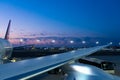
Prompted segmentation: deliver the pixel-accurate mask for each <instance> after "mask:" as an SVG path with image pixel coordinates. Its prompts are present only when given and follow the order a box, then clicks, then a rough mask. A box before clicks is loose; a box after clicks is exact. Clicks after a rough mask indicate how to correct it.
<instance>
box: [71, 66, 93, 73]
mask: <svg viewBox="0 0 120 80" xmlns="http://www.w3.org/2000/svg"><path fill="white" fill-rule="evenodd" d="M72 68H73V69H74V70H76V71H78V72H80V73H82V74H86V75H94V73H93V72H92V70H91V69H90V68H89V67H85V66H78V65H73V66H72Z"/></svg>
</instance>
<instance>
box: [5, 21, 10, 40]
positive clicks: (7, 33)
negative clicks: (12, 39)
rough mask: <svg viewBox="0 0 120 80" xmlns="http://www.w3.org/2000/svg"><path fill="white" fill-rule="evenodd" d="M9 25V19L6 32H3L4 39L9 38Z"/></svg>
mask: <svg viewBox="0 0 120 80" xmlns="http://www.w3.org/2000/svg"><path fill="white" fill-rule="evenodd" d="M10 25H11V20H9V23H8V27H7V30H6V33H5V38H4V39H6V40H8V39H9V33H10Z"/></svg>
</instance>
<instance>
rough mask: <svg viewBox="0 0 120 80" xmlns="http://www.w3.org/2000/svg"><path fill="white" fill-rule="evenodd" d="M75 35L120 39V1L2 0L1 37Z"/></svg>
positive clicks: (0, 3)
mask: <svg viewBox="0 0 120 80" xmlns="http://www.w3.org/2000/svg"><path fill="white" fill-rule="evenodd" d="M9 19H11V20H12V24H11V37H12V38H14V37H38V36H39V37H41V36H60V37H62V36H63V37H64V36H73V37H86V36H87V37H107V38H118V39H120V36H119V34H120V0H0V37H3V36H4V34H5V30H6V27H7V24H8V21H9Z"/></svg>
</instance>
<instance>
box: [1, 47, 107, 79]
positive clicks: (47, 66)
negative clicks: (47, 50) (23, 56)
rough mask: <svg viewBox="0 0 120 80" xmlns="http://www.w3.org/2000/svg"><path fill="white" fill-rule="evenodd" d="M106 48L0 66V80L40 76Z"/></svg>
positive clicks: (72, 52) (94, 48)
mask: <svg viewBox="0 0 120 80" xmlns="http://www.w3.org/2000/svg"><path fill="white" fill-rule="evenodd" d="M107 46H108V45H104V46H97V47H93V48H86V49H82V50H79V49H78V50H74V51H70V52H66V53H62V54H54V55H50V56H44V57H39V58H34V59H28V60H22V61H18V62H15V63H8V64H1V65H0V80H3V79H10V78H16V77H17V78H22V77H25V76H28V77H26V79H27V78H29V77H32V76H35V75H38V74H42V73H44V72H47V71H49V70H52V69H54V68H56V67H59V66H62V65H64V64H66V63H68V62H70V61H72V60H76V59H79V58H80V57H83V56H86V55H90V54H92V53H94V52H96V51H98V50H100V49H102V48H104V47H107ZM31 75H32V76H31Z"/></svg>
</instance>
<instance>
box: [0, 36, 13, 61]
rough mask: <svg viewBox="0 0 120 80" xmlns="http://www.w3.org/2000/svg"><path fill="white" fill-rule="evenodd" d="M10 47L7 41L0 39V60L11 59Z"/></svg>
mask: <svg viewBox="0 0 120 80" xmlns="http://www.w3.org/2000/svg"><path fill="white" fill-rule="evenodd" d="M11 54H12V45H11V44H10V42H9V41H8V40H5V39H1V38H0V60H5V59H8V58H10V57H11Z"/></svg>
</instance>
